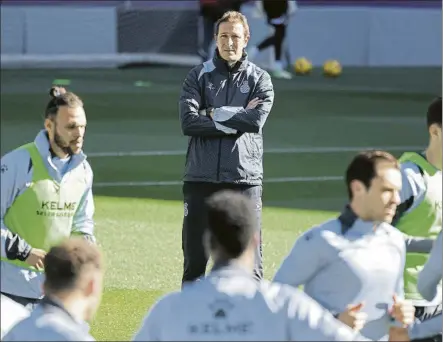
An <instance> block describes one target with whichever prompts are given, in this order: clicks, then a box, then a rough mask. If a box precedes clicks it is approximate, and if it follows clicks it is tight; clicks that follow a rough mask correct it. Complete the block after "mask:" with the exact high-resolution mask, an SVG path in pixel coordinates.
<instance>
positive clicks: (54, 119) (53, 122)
mask: <svg viewBox="0 0 443 342" xmlns="http://www.w3.org/2000/svg"><path fill="white" fill-rule="evenodd" d="M49 95H50V96H51V100H50V101H49V103H48V105H47V106H46V112H45V128H46V131H47V132H48V137H49V142H50V144H51V147H52V149H53V150H54V152H55V153H56V154H57V155H59V156H65V155H73V154H77V153H80V151H81V149H82V147H83V138H84V136H85V129H86V114H85V110H84V109H83V102H82V100H81V99H80V98H79V97H78V96H77V95H75V94H74V93H71V92H67V91H66V90H65V89H64V88H61V87H52V88H51V90H50V92H49Z"/></svg>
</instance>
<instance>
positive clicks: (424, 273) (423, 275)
mask: <svg viewBox="0 0 443 342" xmlns="http://www.w3.org/2000/svg"><path fill="white" fill-rule="evenodd" d="M442 243H443V241H442V233H441V232H440V234H439V235H438V237H437V240H435V243H434V247H433V248H432V251H431V254H430V255H429V259H428V261H427V262H426V264H425V265H424V267H423V269H422V270H421V272H420V273H419V275H418V283H417V288H418V291H419V292H420V294H421V295H422V296H423V298H424V299H426V300H428V301H431V300H432V299H434V298H435V296H436V295H437V286H438V284H439V283H440V281H441V279H442V253H443V251H442ZM440 323H441V320H440Z"/></svg>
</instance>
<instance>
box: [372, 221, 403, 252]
mask: <svg viewBox="0 0 443 342" xmlns="http://www.w3.org/2000/svg"><path fill="white" fill-rule="evenodd" d="M378 229H381V230H383V231H384V232H385V233H386V234H387V235H389V240H390V241H392V242H393V243H394V244H396V245H399V246H400V247H403V246H405V234H404V233H403V232H402V231H400V230H399V229H398V228H397V227H394V226H393V225H392V224H390V223H387V222H382V223H380V225H379V227H378Z"/></svg>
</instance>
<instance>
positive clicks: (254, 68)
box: [246, 60, 271, 82]
mask: <svg viewBox="0 0 443 342" xmlns="http://www.w3.org/2000/svg"><path fill="white" fill-rule="evenodd" d="M246 70H247V74H248V77H253V78H254V80H256V81H258V80H260V79H262V80H266V81H268V82H271V75H270V74H269V72H267V71H266V70H265V69H263V68H261V67H259V66H258V65H257V64H255V63H254V62H251V61H250V60H248V61H247V65H246Z"/></svg>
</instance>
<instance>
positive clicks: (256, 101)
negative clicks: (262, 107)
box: [245, 97, 263, 109]
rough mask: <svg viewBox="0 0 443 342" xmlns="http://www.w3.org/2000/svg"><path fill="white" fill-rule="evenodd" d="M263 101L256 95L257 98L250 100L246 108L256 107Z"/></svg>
mask: <svg viewBox="0 0 443 342" xmlns="http://www.w3.org/2000/svg"><path fill="white" fill-rule="evenodd" d="M262 102H263V101H262V100H260V99H259V98H258V97H256V98H254V99H252V100H251V101H249V103H248V105H247V106H246V108H245V109H254V108H255V107H257V106H258V105H259V104H260V103H262Z"/></svg>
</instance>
